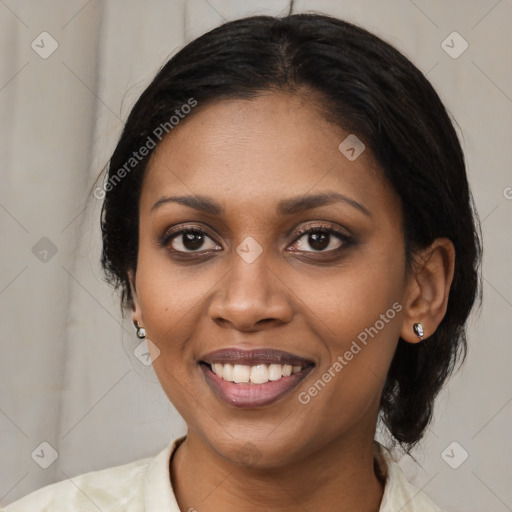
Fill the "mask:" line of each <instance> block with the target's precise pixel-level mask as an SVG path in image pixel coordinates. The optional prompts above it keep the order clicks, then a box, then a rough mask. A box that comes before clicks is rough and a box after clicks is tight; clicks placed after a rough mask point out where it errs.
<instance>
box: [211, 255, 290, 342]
mask: <svg viewBox="0 0 512 512" xmlns="http://www.w3.org/2000/svg"><path fill="white" fill-rule="evenodd" d="M232 260H233V261H232V262H230V271H229V272H228V273H227V274H226V275H225V276H224V277H223V279H222V280H221V281H220V282H219V283H218V286H217V287H216V289H215V292H214V297H213V300H212V301H211V302H210V306H209V316H210V318H211V319H212V320H213V321H214V322H215V323H217V324H218V325H219V326H221V327H224V328H228V327H231V328H233V329H236V330H239V331H243V332H252V331H258V330H262V329H267V328H271V327H277V326H280V325H283V324H286V323H289V322H290V321H291V319H292V318H293V307H292V301H291V296H292V295H293V293H292V292H291V291H290V288H289V287H288V286H287V285H286V283H285V282H284V281H283V279H282V277H281V276H279V275H278V274H277V272H276V270H275V269H272V268H271V267H270V265H269V263H268V260H267V258H265V257H264V255H263V254H261V255H260V256H259V257H258V258H257V259H256V260H255V261H253V262H252V263H248V262H247V261H245V260H244V259H243V258H241V257H240V256H239V255H238V254H237V253H236V252H233V258H232Z"/></svg>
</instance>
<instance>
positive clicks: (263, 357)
mask: <svg viewBox="0 0 512 512" xmlns="http://www.w3.org/2000/svg"><path fill="white" fill-rule="evenodd" d="M200 362H203V363H207V364H209V365H212V364H215V363H218V364H241V365H243V364H246V365H248V366H250V365H256V364H282V365H284V364H289V365H292V366H302V367H305V366H309V365H310V364H313V361H310V360H308V359H305V358H303V357H300V356H297V355H295V354H290V353H289V352H284V351H283V350H276V349H271V348H256V349H249V350H248V349H241V348H236V347H229V348H222V349H219V350H215V351H213V352H209V353H208V354H205V355H204V356H202V357H201V358H200Z"/></svg>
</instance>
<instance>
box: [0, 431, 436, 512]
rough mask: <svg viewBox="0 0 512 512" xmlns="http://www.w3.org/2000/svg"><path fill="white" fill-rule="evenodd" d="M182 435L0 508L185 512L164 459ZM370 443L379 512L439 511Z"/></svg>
mask: <svg viewBox="0 0 512 512" xmlns="http://www.w3.org/2000/svg"><path fill="white" fill-rule="evenodd" d="M184 439H185V436H182V437H179V438H176V439H173V440H172V441H171V443H170V444H169V445H168V446H167V447H166V448H165V449H164V450H162V451H161V452H160V453H159V454H158V455H156V456H155V457H149V458H145V459H140V460H137V461H135V462H131V463H129V464H125V465H122V466H115V467H111V468H107V469H102V470H99V471H92V472H90V473H85V474H82V475H79V476H76V477H72V478H71V479H70V480H63V481H62V482H57V483H54V484H51V485H47V486H45V487H42V488H41V489H37V490H36V491H34V492H32V493H30V494H28V495H27V496H25V497H23V498H21V499H20V500H18V501H15V502H14V503H11V504H10V505H8V506H7V507H6V508H4V509H2V511H0V512H98V510H100V511H101V512H188V511H180V509H179V507H178V504H177V502H176V498H175V496H174V492H173V490H172V487H171V479H170V474H169V467H170V459H171V457H172V455H173V454H174V451H175V450H176V448H177V447H178V446H179V445H180V443H181V442H182V441H183V440H184ZM375 447H376V449H375V459H376V463H377V468H378V469H379V470H380V472H381V474H382V475H384V477H385V479H386V484H385V488H384V496H383V498H382V503H381V506H380V509H379V512H398V511H400V512H441V510H440V509H439V508H438V507H436V506H435V505H434V504H433V503H432V502H431V501H430V500H429V499H428V498H427V496H426V495H425V494H423V493H422V492H421V491H418V489H416V488H415V487H414V486H413V485H411V484H410V483H409V482H408V481H407V480H406V478H405V475H404V473H403V471H402V469H401V468H400V466H399V465H398V464H397V463H396V462H395V461H394V460H393V459H392V457H391V453H390V452H389V451H388V450H387V449H386V448H385V447H384V446H382V445H380V444H378V443H375ZM189 510H190V509H189ZM192 510H194V509H192Z"/></svg>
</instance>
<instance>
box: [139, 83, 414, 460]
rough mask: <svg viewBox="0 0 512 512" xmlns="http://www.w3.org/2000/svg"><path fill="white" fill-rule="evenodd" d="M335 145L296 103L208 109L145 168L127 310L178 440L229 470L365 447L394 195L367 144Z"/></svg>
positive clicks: (272, 99)
mask: <svg viewBox="0 0 512 512" xmlns="http://www.w3.org/2000/svg"><path fill="white" fill-rule="evenodd" d="M199 109H200V110H199ZM348 135H349V133H347V132H344V131H343V130H341V129H340V128H338V127H335V126H333V125H331V124H329V123H327V122H326V121H325V120H324V119H323V118H322V117H321V115H320V114H319V113H318V110H317V109H316V108H315V106H314V104H313V103H312V102H311V101H308V100H307V99H305V98H304V97H300V96H294V95H288V94H285V93H279V94H277V93H273V94H266V95H263V96H260V97H258V98H256V99H253V100H222V101H218V102H215V103H213V104H209V105H205V106H204V108H202V109H201V105H200V104H199V106H198V107H197V109H196V112H194V113H193V114H191V115H190V117H189V118H186V119H185V120H183V121H181V123H180V125H178V126H177V127H175V128H174V130H173V131H172V132H171V133H170V135H169V136H168V137H167V138H165V139H164V140H163V141H162V142H161V143H160V145H159V146H158V147H157V149H156V150H155V153H154V154H153V156H152V158H151V161H150V163H149V166H148V168H147V174H146V176H145V180H144V183H143V188H142V192H141V198H140V230H139V237H140V239H139V254H138V265H137V271H136V274H135V292H136V293H135V300H136V309H135V312H134V315H133V316H134V319H136V320H138V321H139V322H140V323H141V324H142V325H143V326H144V327H145V328H146V332H147V337H148V339H149V340H150V341H151V342H152V343H153V344H154V345H156V346H157V347H158V349H159V351H160V353H159V356H158V357H157V358H156V359H155V360H154V363H153V365H154V369H155V372H156V374H157V376H158V378H159V381H160V383H161V385H162V386H163V389H164V390H165V392H166V394H167V396H168V397H169V399H170V400H171V401H172V403H173V404H174V405H175V407H176V408H177V409H178V411H179V412H180V414H181V415H182V416H183V418H184V420H185V421H186V423H187V424H188V427H189V432H194V433H195V434H196V435H197V436H198V437H199V438H200V439H201V441H202V442H203V443H204V444H205V445H207V446H208V447H210V448H211V449H212V450H214V451H215V452H216V453H218V454H221V455H222V456H223V457H225V458H227V459H228V460H232V461H235V462H237V461H238V462H241V461H243V460H245V461H246V462H247V458H248V457H249V459H251V461H250V462H251V463H252V464H255V465H259V466H261V467H272V466H274V467H277V466H280V465H285V464H289V463H293V462H296V461H297V460H298V459H299V458H301V457H306V456H307V455H308V454H311V453H314V452H318V451H319V450H322V449H324V448H325V447H327V446H328V445H329V444H331V443H333V442H338V441H340V442H341V441H343V440H346V441H349V442H350V443H354V442H355V443H357V442H361V443H363V442H364V443H367V441H368V439H373V435H374V428H375V423H376V416H377V412H378V406H379V400H380V395H381V391H382V387H383V384H384V381H385V378H386V374H387V370H388V368H389V365H390V362H391V359H392V356H393V353H394V351H395V347H396V345H397V341H398V337H399V335H400V330H401V327H402V317H403V312H402V313H401V312H400V311H401V309H402V304H403V302H404V301H405V297H406V291H407V279H406V275H405V255H404V240H403V232H402V228H401V226H402V218H401V210H400V202H399V199H398V197H397V196H396V195H395V193H394V192H393V191H392V189H391V188H390V186H389V185H387V183H386V182H385V181H384V180H383V179H382V177H381V173H380V171H379V170H378V168H377V166H376V165H375V163H374V161H373V159H372V156H371V154H370V151H369V150H368V149H366V150H364V151H363V152H362V153H361V154H360V156H358V157H357V158H355V159H354V156H357V153H356V152H355V151H354V152H353V151H351V150H350V147H351V146H350V144H349V142H350V139H349V141H347V142H346V146H343V145H342V149H343V148H345V149H344V152H342V151H341V150H340V149H339V146H340V143H342V142H343V141H344V140H345V139H346V138H347V136H348ZM355 149H356V150H358V149H360V148H355ZM348 157H350V158H348ZM319 195H321V196H322V197H323V199H321V198H319V197H317V196H319ZM176 197H182V198H183V197H186V200H183V199H180V200H178V201H176V200H173V199H172V198H176ZM185 203H187V204H185ZM207 205H209V208H208V209H207V208H205V207H206V206H207ZM314 227H316V228H318V232H316V233H309V234H308V233H305V234H304V233H301V230H303V229H304V228H305V229H306V230H307V229H310V228H314ZM180 230H186V233H185V234H183V233H182V234H176V233H177V232H178V231H180ZM219 350H222V352H221V353H217V354H214V352H216V351H219ZM250 351H252V352H250ZM154 352H156V351H154ZM205 363H209V364H205ZM279 363H283V364H281V365H280V364H279ZM284 363H287V365H286V366H285V365H284ZM214 364H215V366H213V365H214ZM229 364H231V365H232V367H231V368H230V366H228V365H229ZM235 364H236V365H237V366H238V368H237V367H236V366H233V365H235ZM269 364H272V367H270V366H269ZM288 365H289V366H288ZM290 366H291V367H292V368H290ZM294 366H295V368H293V367H294ZM253 367H255V368H253ZM212 369H213V370H215V371H217V373H218V374H220V373H221V372H222V375H223V377H220V376H219V375H216V374H214V373H213V372H212ZM299 369H300V371H299ZM290 370H291V371H292V373H291V375H290V376H288V373H289V372H290ZM233 373H234V375H232V374H233ZM283 374H284V376H283ZM251 376H252V379H253V380H254V381H255V382H250V383H244V382H243V381H244V380H246V379H247V378H249V379H251ZM224 377H225V378H224ZM230 379H231V380H233V379H234V380H235V381H237V380H238V381H240V380H241V381H242V382H230V381H229V380H230ZM269 379H270V380H269ZM249 443H250V444H249Z"/></svg>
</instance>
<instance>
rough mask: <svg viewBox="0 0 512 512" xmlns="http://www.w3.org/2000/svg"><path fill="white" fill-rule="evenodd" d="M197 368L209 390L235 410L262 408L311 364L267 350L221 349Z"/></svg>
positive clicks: (292, 384)
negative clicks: (199, 369)
mask: <svg viewBox="0 0 512 512" xmlns="http://www.w3.org/2000/svg"><path fill="white" fill-rule="evenodd" d="M199 366H200V368H201V371H202V373H203V375H204V377H205V380H206V383H207V384H208V386H209V387H210V389H211V390H212V391H213V392H214V393H215V395H216V396H217V397H219V398H220V399H221V400H222V401H223V402H225V403H227V404H229V405H231V406H234V407H237V408H245V409H248V408H259V407H266V406H269V405H271V404H273V403H274V402H276V401H277V400H279V399H281V398H283V397H284V396H285V395H287V394H289V393H290V392H291V391H292V390H293V389H294V388H295V387H296V386H298V385H299V383H300V382H302V381H303V380H304V379H305V378H306V377H307V375H308V374H309V373H310V372H311V370H312V369H313V367H314V366H315V365H314V363H313V362H312V361H308V360H306V359H304V358H301V357H298V356H294V355H292V354H289V353H286V352H281V351H277V350H271V349H261V350H249V351H247V350H240V349H223V350H220V351H216V352H213V353H211V354H209V355H207V356H204V357H203V359H202V360H200V361H199Z"/></svg>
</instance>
